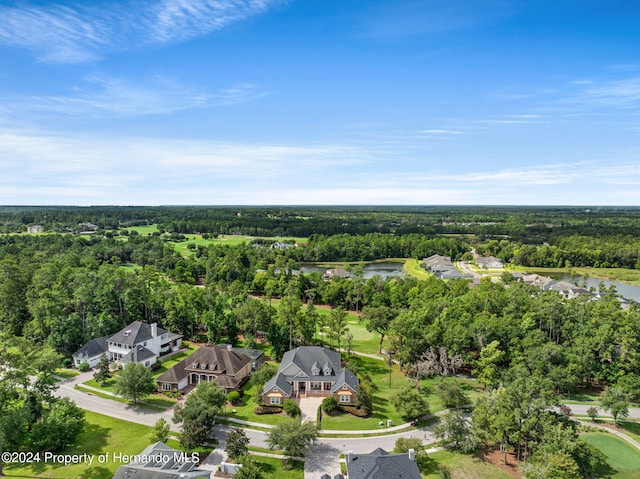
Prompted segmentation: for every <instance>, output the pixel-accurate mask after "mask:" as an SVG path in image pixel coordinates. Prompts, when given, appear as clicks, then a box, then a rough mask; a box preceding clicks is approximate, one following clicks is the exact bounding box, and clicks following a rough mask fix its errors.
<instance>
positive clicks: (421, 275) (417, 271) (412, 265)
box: [404, 259, 433, 279]
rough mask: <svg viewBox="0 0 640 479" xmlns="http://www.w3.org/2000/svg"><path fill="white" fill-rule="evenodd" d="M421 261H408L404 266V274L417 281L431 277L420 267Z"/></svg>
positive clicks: (430, 274)
mask: <svg viewBox="0 0 640 479" xmlns="http://www.w3.org/2000/svg"><path fill="white" fill-rule="evenodd" d="M420 263H421V261H420V260H418V259H408V260H407V261H406V263H405V264H404V270H405V272H406V273H407V274H408V275H410V276H413V277H414V278H418V279H428V278H429V277H430V276H433V274H432V273H427V271H426V270H425V269H424V268H423V267H421V266H420Z"/></svg>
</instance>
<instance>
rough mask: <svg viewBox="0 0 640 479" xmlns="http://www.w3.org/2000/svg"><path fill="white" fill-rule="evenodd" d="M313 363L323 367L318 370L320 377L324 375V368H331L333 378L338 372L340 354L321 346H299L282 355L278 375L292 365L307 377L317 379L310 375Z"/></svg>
mask: <svg viewBox="0 0 640 479" xmlns="http://www.w3.org/2000/svg"><path fill="white" fill-rule="evenodd" d="M315 363H317V364H322V365H323V367H322V368H320V374H321V375H323V373H324V371H323V369H324V367H325V366H328V367H330V368H331V372H332V375H333V376H335V375H336V374H337V373H338V371H339V370H340V354H339V353H337V352H335V351H332V350H331V349H325V348H323V347H321V346H300V347H297V348H296V349H292V350H291V351H287V352H286V353H284V356H283V357H282V362H281V363H280V368H279V370H278V373H280V371H284V370H285V369H287V368H288V367H289V366H290V365H291V364H294V365H295V366H296V367H297V368H298V369H300V370H301V371H302V372H304V374H306V375H307V376H309V377H318V376H315V375H314V374H312V373H311V369H312V368H313V365H314V364H315Z"/></svg>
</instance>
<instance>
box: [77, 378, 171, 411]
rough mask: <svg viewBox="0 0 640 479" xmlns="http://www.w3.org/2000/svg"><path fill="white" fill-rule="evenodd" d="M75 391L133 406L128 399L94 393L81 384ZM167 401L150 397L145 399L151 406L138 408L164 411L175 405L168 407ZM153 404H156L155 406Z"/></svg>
mask: <svg viewBox="0 0 640 479" xmlns="http://www.w3.org/2000/svg"><path fill="white" fill-rule="evenodd" d="M75 389H77V390H78V391H83V392H85V393H88V394H93V395H95V396H98V397H101V398H104V399H109V400H111V401H117V402H120V403H122V404H131V403H130V402H129V401H127V400H126V399H123V398H121V397H119V396H113V395H111V394H107V393H101V392H98V391H94V390H93V389H87V388H85V387H82V386H80V385H79V384H77V385H76V387H75ZM165 400H166V399H165V398H161V399H158V398H154V397H151V396H150V397H148V398H146V399H145V401H146V402H147V403H149V404H141V403H138V404H137V407H140V408H144V409H151V410H152V411H164V410H166V409H167V407H170V406H173V403H172V404H171V405H170V406H167V404H166V403H165V402H164V401H165ZM153 404H156V405H155V406H154V405H153Z"/></svg>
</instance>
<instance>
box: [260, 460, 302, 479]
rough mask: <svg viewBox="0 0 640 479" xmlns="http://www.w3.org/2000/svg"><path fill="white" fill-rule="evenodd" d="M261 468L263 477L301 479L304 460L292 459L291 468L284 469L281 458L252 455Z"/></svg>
mask: <svg viewBox="0 0 640 479" xmlns="http://www.w3.org/2000/svg"><path fill="white" fill-rule="evenodd" d="M252 457H253V459H254V460H255V461H256V463H258V465H259V466H260V469H261V470H262V472H263V474H264V477H265V478H267V477H273V478H277V479H302V478H303V477H304V462H301V461H294V462H293V468H292V469H289V470H285V469H284V467H282V459H276V458H275V457H263V456H252Z"/></svg>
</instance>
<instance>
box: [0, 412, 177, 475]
mask: <svg viewBox="0 0 640 479" xmlns="http://www.w3.org/2000/svg"><path fill="white" fill-rule="evenodd" d="M85 414H86V419H87V425H86V427H85V430H84V432H83V433H82V434H81V435H80V436H79V437H78V441H77V444H76V445H75V446H71V447H69V448H67V449H66V450H65V451H64V453H65V454H84V453H87V454H93V455H95V457H97V456H98V455H100V454H105V453H106V454H108V460H107V461H106V462H105V463H104V464H97V459H94V461H93V464H92V465H90V466H89V465H88V464H86V463H82V464H74V465H67V466H63V465H60V464H51V463H49V464H44V463H42V462H40V463H35V464H28V465H17V464H13V465H9V466H5V469H4V473H5V475H6V476H7V477H23V478H24V477H42V478H52V479H66V478H69V479H72V478H74V479H75V478H78V477H85V478H91V479H110V478H111V477H112V476H113V474H114V473H115V471H116V469H117V468H118V466H120V465H122V464H120V463H118V462H115V461H114V460H113V454H126V455H134V454H139V453H140V452H141V451H142V450H143V449H144V448H145V447H147V446H148V445H149V444H150V436H151V432H152V429H153V428H151V427H149V426H143V425H140V424H134V423H131V422H127V421H122V420H120V419H114V418H110V417H107V416H103V415H102V414H96V413H92V412H89V411H85ZM168 443H169V446H171V447H173V448H176V449H178V448H179V444H178V442H177V441H173V440H170V441H168Z"/></svg>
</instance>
